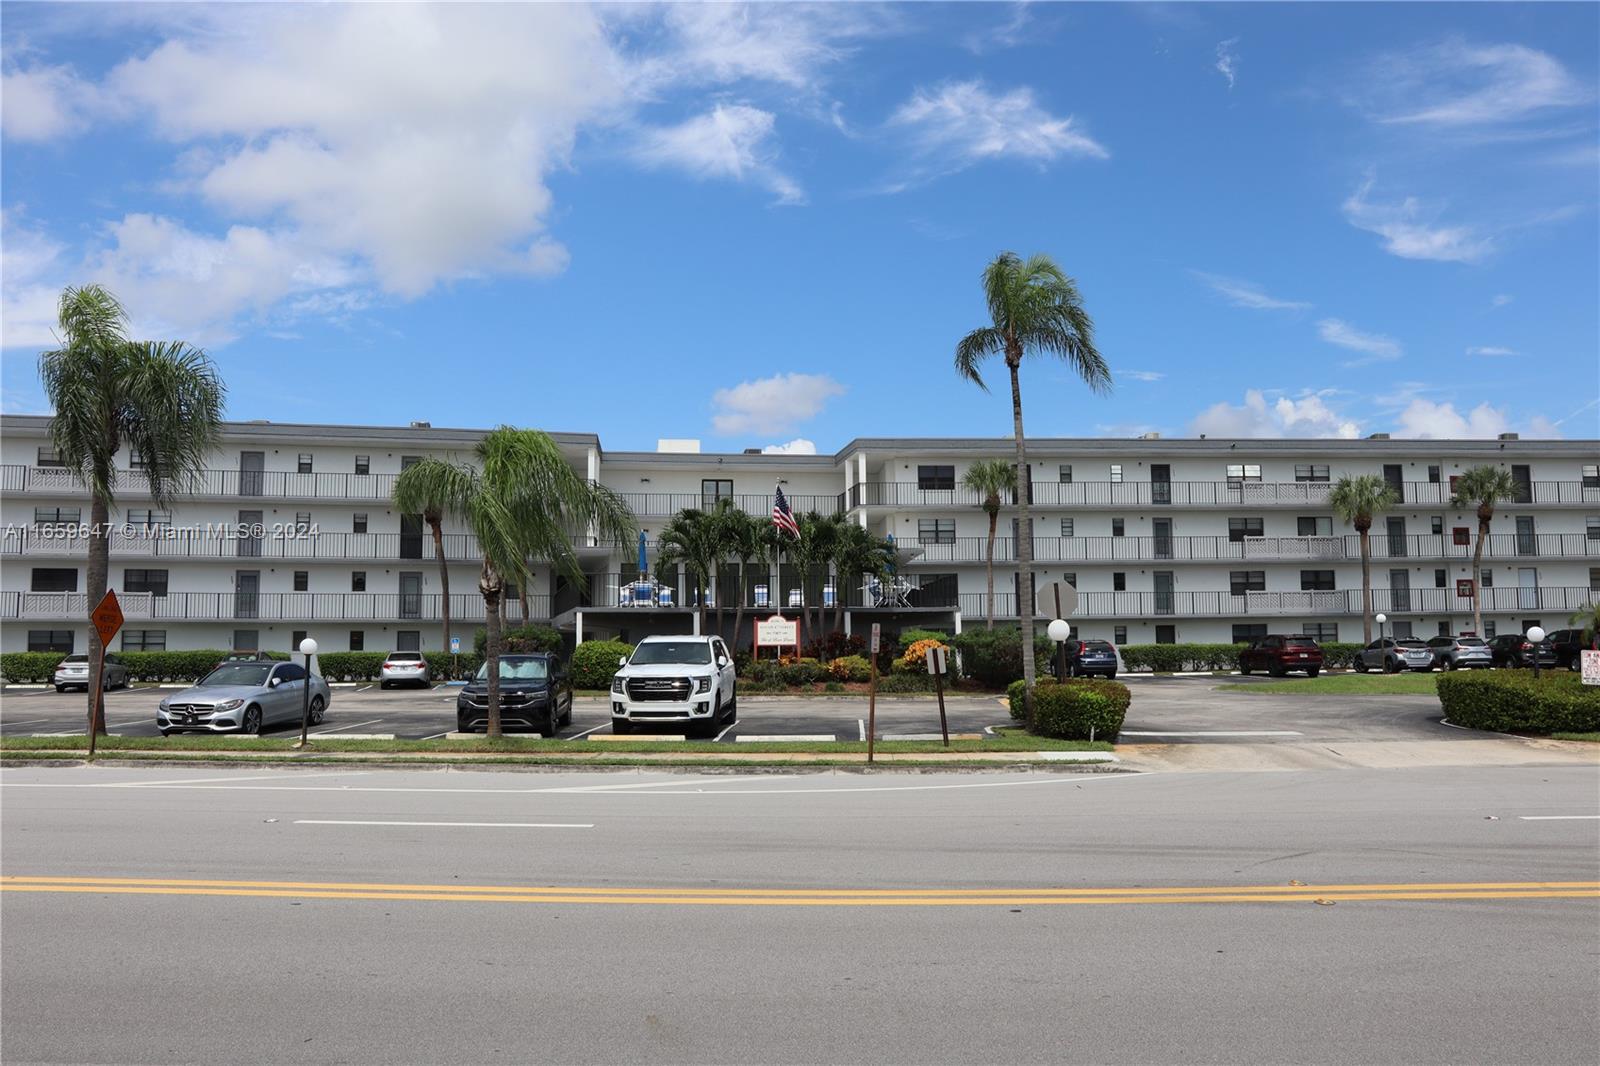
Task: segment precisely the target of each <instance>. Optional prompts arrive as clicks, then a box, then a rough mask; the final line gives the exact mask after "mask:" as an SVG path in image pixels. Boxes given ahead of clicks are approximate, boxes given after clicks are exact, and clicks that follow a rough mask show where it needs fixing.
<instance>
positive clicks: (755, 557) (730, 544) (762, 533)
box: [722, 509, 772, 651]
mask: <svg viewBox="0 0 1600 1066" xmlns="http://www.w3.org/2000/svg"><path fill="white" fill-rule="evenodd" d="M771 524H772V521H771V519H764V518H756V517H755V516H754V515H749V514H746V513H745V512H744V511H741V510H738V509H735V510H733V511H730V512H729V514H728V521H727V523H726V524H725V525H724V527H723V530H722V533H723V542H722V546H723V551H724V552H725V553H726V554H727V555H728V556H729V557H731V558H733V559H736V560H738V563H739V594H738V597H737V598H736V602H735V606H734V609H733V650H734V651H738V650H739V639H740V634H742V633H743V632H744V599H745V584H746V582H745V570H746V569H748V568H749V566H750V564H751V563H752V562H759V563H765V562H766V561H767V558H768V556H767V542H768V540H769V539H770V535H769V534H768V533H767V532H766V528H767V527H768V526H770V525H771Z"/></svg>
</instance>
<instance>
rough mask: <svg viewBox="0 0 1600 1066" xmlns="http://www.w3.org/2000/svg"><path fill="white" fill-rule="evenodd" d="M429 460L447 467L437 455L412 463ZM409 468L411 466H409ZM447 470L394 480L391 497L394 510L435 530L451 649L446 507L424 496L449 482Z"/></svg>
mask: <svg viewBox="0 0 1600 1066" xmlns="http://www.w3.org/2000/svg"><path fill="white" fill-rule="evenodd" d="M427 463H438V464H440V465H441V466H447V465H448V464H446V463H445V462H444V461H443V460H441V459H435V458H431V457H430V458H427V459H421V460H419V461H418V462H416V463H413V464H412V466H422V465H425V464H427ZM406 469H407V470H410V469H411V467H407V468H406ZM448 480H449V479H448V477H446V472H445V471H441V470H433V471H429V472H426V473H424V474H421V475H418V476H416V477H412V478H405V477H401V478H400V479H398V480H397V481H396V482H395V485H394V489H393V491H392V492H391V494H390V495H391V497H392V498H393V501H394V506H395V510H397V511H400V512H401V513H402V514H420V515H422V520H423V521H424V522H426V523H428V529H429V530H431V531H432V533H433V557H434V558H435V559H436V560H438V563H439V604H440V607H439V617H440V620H441V621H442V622H443V623H444V650H445V651H449V650H450V567H449V566H448V565H447V564H446V563H445V558H444V507H445V502H446V501H444V500H442V499H439V498H437V497H433V496H425V495H423V493H424V492H425V491H430V490H433V489H437V488H439V487H440V486H442V485H443V484H445V483H447V482H448Z"/></svg>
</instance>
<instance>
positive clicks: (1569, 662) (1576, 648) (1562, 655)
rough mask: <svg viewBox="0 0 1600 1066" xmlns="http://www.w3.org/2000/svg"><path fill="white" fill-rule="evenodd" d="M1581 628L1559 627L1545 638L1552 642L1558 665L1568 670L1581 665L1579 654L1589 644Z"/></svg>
mask: <svg viewBox="0 0 1600 1066" xmlns="http://www.w3.org/2000/svg"><path fill="white" fill-rule="evenodd" d="M1583 632H1584V631H1583V630H1581V629H1558V630H1556V631H1555V632H1554V633H1551V634H1550V635H1549V636H1548V637H1546V638H1545V639H1546V640H1548V641H1549V642H1550V647H1551V648H1552V649H1554V650H1555V653H1556V665H1557V666H1565V667H1566V668H1567V669H1568V670H1576V669H1578V668H1579V666H1580V665H1581V659H1580V658H1579V656H1578V653H1579V652H1580V651H1583V650H1584V649H1585V648H1587V647H1588V646H1589V645H1588V644H1587V643H1586V642H1585V641H1584V639H1583Z"/></svg>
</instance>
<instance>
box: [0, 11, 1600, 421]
mask: <svg viewBox="0 0 1600 1066" xmlns="http://www.w3.org/2000/svg"><path fill="white" fill-rule="evenodd" d="M3 16H4V22H3V25H4V37H3V63H4V78H5V85H4V96H3V102H0V117H3V120H4V122H3V126H4V145H3V146H4V152H3V157H0V171H3V172H0V178H3V198H4V235H3V250H4V269H3V301H4V302H3V309H0V311H3V317H0V340H3V354H0V387H3V389H4V409H5V410H6V411H9V412H37V411H43V410H45V409H47V405H46V401H45V400H44V398H43V396H42V394H41V392H40V389H39V387H38V382H37V378H36V375H35V372H34V365H35V360H36V356H37V353H38V352H39V351H40V350H41V348H43V347H48V346H49V344H50V338H51V324H52V323H51V319H52V309H53V304H54V300H55V297H56V295H57V294H58V293H59V292H60V289H61V287H62V286H64V285H68V284H81V283H85V282H89V281H98V282H101V283H103V284H106V285H107V286H109V287H111V288H112V289H113V291H115V292H116V293H118V295H119V296H121V297H122V299H123V300H124V302H125V303H126V304H127V306H128V308H129V311H130V313H131V315H132V317H133V320H134V323H135V328H136V330H137V331H138V332H139V333H140V334H141V335H145V336H151V337H156V336H160V337H165V338H181V339H185V340H188V341H190V342H192V343H195V344H200V345H203V346H204V347H205V348H206V349H207V350H208V351H209V352H210V353H211V354H212V356H213V358H214V359H215V360H216V362H217V363H218V365H219V367H220V368H221V370H222V372H223V374H224V376H225V378H226V380H227V381H228V383H229V386H230V398H229V415H230V417H233V418H240V419H247V418H270V419H272V420H274V421H303V422H357V423H376V424H395V423H404V422H407V421H410V420H413V419H426V420H430V421H432V422H433V424H434V425H467V426H484V425H493V424H498V423H501V422H510V423H515V424H521V425H534V426H539V427H541V428H546V429H553V430H587V431H595V432H598V433H599V434H600V435H601V438H602V441H603V442H604V443H605V445H606V446H607V447H609V448H613V449H619V448H652V447H654V444H655V441H656V439H657V438H658V437H695V438H700V439H701V440H703V441H704V443H705V447H706V448H707V449H739V448H744V447H755V446H770V445H789V446H791V447H793V448H795V449H797V450H805V449H806V448H807V447H808V446H814V447H816V448H817V449H819V450H821V451H831V450H832V449H834V448H836V447H838V446H839V445H841V444H842V443H844V442H845V441H846V440H848V439H849V438H851V437H853V436H868V435H874V436H875V435H889V434H903V435H916V436H932V435H979V436H1002V435H1005V434H1008V433H1009V432H1010V428H1011V425H1010V412H1009V397H1008V395H1007V389H1006V388H1005V387H1004V386H1005V377H1004V367H1003V366H1001V365H999V364H996V366H995V367H994V369H993V372H992V374H991V375H990V377H991V381H992V382H993V384H994V385H995V386H996V388H995V391H994V393H993V394H991V395H985V394H984V393H982V392H980V391H979V390H977V389H976V388H974V387H973V386H970V385H967V384H965V383H963V382H962V381H960V380H958V379H957V377H956V375H955V374H954V372H953V370H952V366H951V359H952V353H953V349H954V346H955V343H956V341H957V340H958V339H959V338H960V337H961V336H962V334H963V333H965V332H966V331H967V330H970V329H972V328H974V327H977V326H979V325H982V324H984V322H983V313H984V308H983V304H982V301H981V298H980V292H979V287H978V277H979V274H980V273H981V271H982V268H983V266H984V264H985V263H986V262H987V261H988V260H989V259H991V258H992V257H993V256H994V255H995V254H996V253H998V252H999V251H1002V250H1006V249H1010V250H1015V251H1017V252H1019V253H1021V254H1024V255H1026V254H1030V253H1033V252H1046V253H1048V254H1050V255H1052V256H1054V257H1055V258H1056V259H1057V260H1058V261H1059V262H1060V263H1061V265H1062V266H1063V268H1064V269H1066V271H1067V272H1068V273H1069V274H1071V275H1073V276H1074V277H1075V278H1076V279H1077V281H1078V283H1079V286H1080V289H1081V291H1082V293H1083V296H1084V300H1085V303H1086V305H1087V307H1088V309H1089V311H1090V313H1091V314H1092V315H1093V317H1094V320H1095V323H1096V340H1097V343H1098V346H1099V348H1100V350H1101V352H1102V353H1103V354H1104V355H1105V357H1106V359H1107V361H1108V362H1109V363H1110V365H1111V367H1112V370H1113V374H1114V377H1115V380H1116V388H1115V391H1114V392H1113V393H1112V394H1111V395H1110V396H1109V397H1100V396H1094V395H1092V394H1090V393H1088V392H1087V391H1086V390H1085V389H1084V388H1083V387H1082V386H1081V385H1080V384H1078V383H1077V382H1075V381H1074V380H1073V379H1072V377H1071V375H1070V374H1068V373H1067V372H1066V371H1065V370H1064V368H1061V367H1059V366H1058V365H1051V364H1050V363H1048V362H1044V361H1037V362H1030V363H1029V364H1028V365H1027V366H1026V367H1025V368H1024V370H1023V399H1024V412H1025V417H1026V419H1027V428H1028V431H1029V433H1030V435H1040V436H1046V435H1048V436H1121V435H1129V436H1131V435H1134V434H1137V433H1139V432H1143V431H1147V430H1159V431H1160V432H1162V433H1163V434H1165V435H1193V434H1195V433H1202V432H1204V433H1208V434H1210V435H1212V436H1223V435H1238V436H1341V435H1344V436H1349V435H1356V434H1365V433H1370V432H1377V431H1386V432H1392V433H1395V434H1396V435H1406V436H1422V437H1427V436H1431V437H1452V436H1456V437H1458V436H1489V435H1493V434H1494V433H1497V432H1501V431H1505V430H1515V431H1519V432H1521V433H1523V434H1524V435H1525V436H1526V435H1530V434H1531V435H1536V436H1557V435H1559V436H1566V437H1594V436H1600V432H1597V426H1600V410H1597V405H1596V403H1597V397H1600V311H1597V293H1600V237H1597V234H1600V226H1597V217H1596V198H1597V188H1600V182H1597V178H1600V132H1597V122H1596V116H1597V99H1600V97H1597V88H1600V86H1597V78H1600V74H1597V68H1600V56H1597V52H1600V45H1597V42H1600V7H1597V6H1595V5H1592V4H1551V5H1542V4H1504V5H1501V4H1470V5H1449V4H1413V5H1373V4H1364V5H1336V4H1329V5H1318V4H1294V5H1287V4H1285V5H1273V4H1241V5H1220V4H1219V5H1173V6H1167V5H1160V6H1138V7H1134V6H1118V5H1111V4H1097V5H1074V6H1066V5H1047V4H1028V5H1015V4H984V5H958V4H951V5H937V6H912V5H893V6H883V7H876V6H866V5H858V6H848V5H830V6H825V7H807V6H799V5H789V6H761V7H751V8H744V7H738V6H733V5H717V6H701V7H634V6H630V7H620V8H598V9H595V8H582V7H556V6H514V5H504V6H486V7H470V6H458V7H440V8H431V7H422V6H409V7H404V8H401V7H384V6H380V5H360V6H357V5H351V6H340V5H326V6H306V7H291V6H273V7H254V6H243V5H237V6H214V7H213V6H203V5H179V6H162V5H129V6H120V5H87V4H75V5H31V4H10V3H8V4H5V5H4V10H3Z"/></svg>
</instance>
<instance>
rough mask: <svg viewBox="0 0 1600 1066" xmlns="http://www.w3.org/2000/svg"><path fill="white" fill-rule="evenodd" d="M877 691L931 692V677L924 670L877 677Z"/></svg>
mask: <svg viewBox="0 0 1600 1066" xmlns="http://www.w3.org/2000/svg"><path fill="white" fill-rule="evenodd" d="M878 691H879V692H932V691H933V677H932V675H930V674H929V673H928V672H927V671H926V670H923V671H920V672H918V673H914V674H890V675H889V676H887V677H879V678H878Z"/></svg>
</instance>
